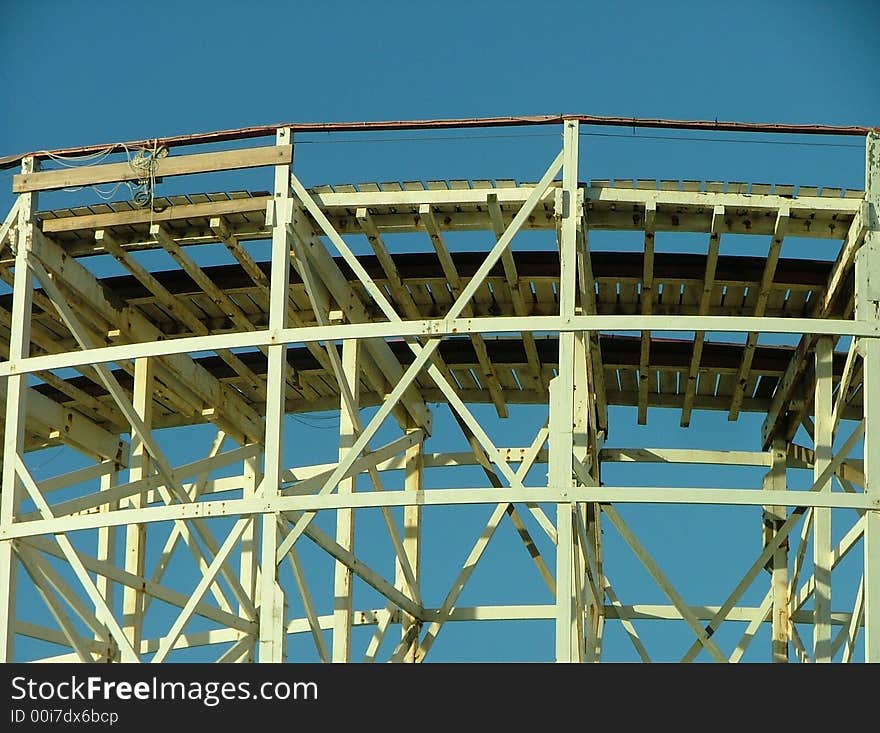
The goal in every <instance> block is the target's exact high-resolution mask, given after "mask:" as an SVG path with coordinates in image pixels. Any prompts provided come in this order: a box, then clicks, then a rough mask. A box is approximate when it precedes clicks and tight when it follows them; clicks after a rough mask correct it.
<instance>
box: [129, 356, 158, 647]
mask: <svg viewBox="0 0 880 733" xmlns="http://www.w3.org/2000/svg"><path fill="white" fill-rule="evenodd" d="M152 404H153V366H152V362H151V361H150V359H148V358H142V359H136V360H135V363H134V395H133V400H132V405H133V407H134V409H135V412H137V415H138V417H139V418H140V419H141V421H142V422H143V424H144V426H145V427H146V429H147V430H150V427H151V421H152V412H153V410H152ZM149 475H150V456H149V454H148V453H147V450H146V447H145V446H144V440H143V438H142V436H140V435H138V433H137V431H136V430H132V431H131V462H130V464H129V472H128V477H129V480H130V481H139V480H140V479H142V478H146V477H147V476H149ZM146 497H147V492H146V491H141V492H140V493H138V494H135V495H134V496H132V497H131V498H130V499H129V500H128V508H130V509H143V508H144V506H145V505H146ZM146 547H147V526H146V525H145V524H128V525H126V527H125V560H124V563H125V571H126V572H128V573H131V574H132V575H137V576H138V577H139V578H143V577H144V558H145V555H146ZM144 599H145V596H144V590H143V587H139V588H135V587H132V586H130V585H126V586H125V588H124V590H123V592H122V630H123V631H124V632H125V635H126V636H127V637H128V639H129V641H131V645H132V646H133V647H134V650H135V651H136V652H140V648H141V639H142V637H143V627H144Z"/></svg>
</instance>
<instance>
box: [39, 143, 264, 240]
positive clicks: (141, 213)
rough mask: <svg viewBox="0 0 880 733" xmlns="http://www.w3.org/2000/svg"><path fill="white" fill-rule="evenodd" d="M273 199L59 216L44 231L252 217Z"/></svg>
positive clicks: (43, 228) (46, 223) (43, 224)
mask: <svg viewBox="0 0 880 733" xmlns="http://www.w3.org/2000/svg"><path fill="white" fill-rule="evenodd" d="M273 149H274V148H273ZM270 199H271V196H249V197H247V198H240V199H227V200H222V201H204V202H201V203H198V204H180V205H175V206H168V207H166V208H164V209H162V210H161V211H155V210H150V209H149V208H146V209H132V210H130V211H112V212H110V211H108V212H107V213H104V214H86V215H84V216H59V217H58V218H57V219H43V221H42V224H41V227H40V228H41V229H42V230H43V232H44V233H45V234H54V233H55V232H70V231H77V230H81V229H106V228H108V227H114V226H130V225H131V224H154V223H158V222H165V221H174V220H177V219H196V218H199V217H208V218H213V217H217V216H228V215H229V214H250V213H254V212H257V211H259V212H261V213H262V212H265V211H266V203H267V202H268V201H269V200H270ZM157 208H158V207H157Z"/></svg>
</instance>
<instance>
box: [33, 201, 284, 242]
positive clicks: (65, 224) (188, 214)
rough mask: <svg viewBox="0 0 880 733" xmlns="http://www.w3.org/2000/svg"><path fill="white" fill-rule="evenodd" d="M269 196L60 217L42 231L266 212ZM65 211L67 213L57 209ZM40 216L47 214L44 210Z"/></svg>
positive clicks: (46, 222)
mask: <svg viewBox="0 0 880 733" xmlns="http://www.w3.org/2000/svg"><path fill="white" fill-rule="evenodd" d="M269 199H270V197H269V196H254V197H252V198H243V199H234V200H230V201H212V202H210V203H203V204H186V205H183V206H168V208H165V209H162V210H161V211H150V210H149V209H131V208H130V207H129V209H127V210H124V211H116V212H113V213H107V214H91V215H87V216H73V215H72V212H71V215H69V216H59V217H58V218H56V219H44V220H43V222H42V230H43V232H44V233H45V234H54V233H56V232H68V231H75V230H78V229H109V228H111V227H116V226H123V225H126V224H129V225H130V224H149V223H151V222H153V223H157V222H166V221H173V220H175V219H197V218H200V217H216V216H226V215H229V214H237V213H245V212H248V213H252V212H259V213H260V214H263V213H264V212H265V211H266V202H268V201H269ZM56 213H63V212H60V211H59V212H56ZM39 216H43V214H42V213H40V214H39Z"/></svg>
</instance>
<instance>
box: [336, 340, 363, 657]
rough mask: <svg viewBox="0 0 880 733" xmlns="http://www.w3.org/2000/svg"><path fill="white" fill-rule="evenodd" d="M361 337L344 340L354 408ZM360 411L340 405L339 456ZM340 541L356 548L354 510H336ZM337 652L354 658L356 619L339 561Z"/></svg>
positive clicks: (344, 485)
mask: <svg viewBox="0 0 880 733" xmlns="http://www.w3.org/2000/svg"><path fill="white" fill-rule="evenodd" d="M359 343H360V342H359V341H358V340H357V339H347V340H346V341H343V342H342V376H343V378H344V379H345V382H346V384H347V385H348V389H349V391H350V392H351V395H352V397H353V398H354V409H355V411H356V410H357V409H358V408H357V406H358V403H359V402H360V379H359V378H358V372H359ZM356 422H357V414H356V412H351V411H349V409H348V405H347V404H346V401H345V398H344V397H342V398H341V403H340V406H339V458H340V460H341V459H343V458H345V456H347V455H348V452H349V450H351V447H352V445H354V441H355V440H356V439H357V432H356V429H355V424H356ZM356 484H357V476H356V475H355V476H351V477H349V478H346V479H343V480H342V481H340V482H339V486H338V488H337V493H339V494H351V493H352V492H354V491H355V490H356V488H357V485H356ZM336 542H337V543H339V545H340V546H341V547H343V548H345V549H346V550H348V551H349V552H352V551H353V550H354V510H353V509H337V510H336ZM333 599H334V600H333V653H332V659H333V661H334V662H350V661H351V622H352V615H351V612H352V572H351V569H350V568H349V567H348V566H347V565H345V564H343V563H341V562H339V561H337V562H336V565H335V571H334V578H333Z"/></svg>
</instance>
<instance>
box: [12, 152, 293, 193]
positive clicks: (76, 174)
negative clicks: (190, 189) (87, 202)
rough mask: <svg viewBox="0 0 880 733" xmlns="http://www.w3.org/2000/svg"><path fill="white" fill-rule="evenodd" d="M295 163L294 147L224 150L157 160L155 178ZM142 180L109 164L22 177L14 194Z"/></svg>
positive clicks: (136, 173)
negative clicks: (293, 161)
mask: <svg viewBox="0 0 880 733" xmlns="http://www.w3.org/2000/svg"><path fill="white" fill-rule="evenodd" d="M292 160H293V146H291V145H272V146H269V147H264V148H248V149H245V150H224V151H223V152H220V153H197V154H195V155H181V156H174V157H168V158H157V159H156V169H155V171H154V172H153V175H154V176H155V177H156V178H163V177H166V176H183V175H187V174H189V173H210V172H215V171H229V170H238V169H241V168H260V167H262V166H269V165H281V164H285V163H286V164H290V162H291V161H292ZM143 177H144V171H142V170H138V169H137V168H135V167H133V166H132V165H131V163H129V162H125V163H109V164H107V165H90V166H81V167H77V168H64V169H61V170H53V171H43V172H39V173H20V174H19V175H16V176H14V177H13V179H12V190H13V192H14V193H26V192H28V191H51V190H55V189H59V188H68V187H75V186H93V185H95V184H98V183H115V182H116V181H136V180H138V179H140V178H143Z"/></svg>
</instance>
